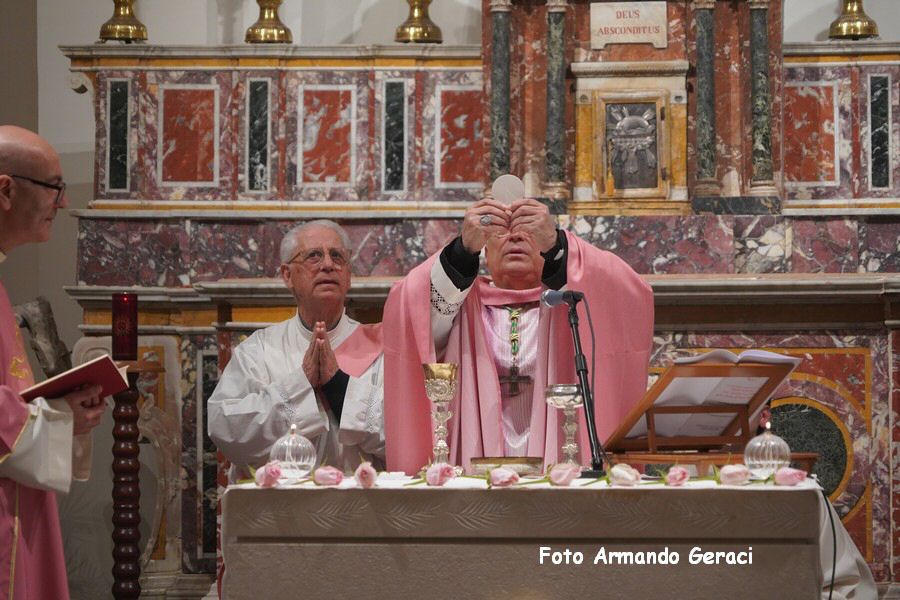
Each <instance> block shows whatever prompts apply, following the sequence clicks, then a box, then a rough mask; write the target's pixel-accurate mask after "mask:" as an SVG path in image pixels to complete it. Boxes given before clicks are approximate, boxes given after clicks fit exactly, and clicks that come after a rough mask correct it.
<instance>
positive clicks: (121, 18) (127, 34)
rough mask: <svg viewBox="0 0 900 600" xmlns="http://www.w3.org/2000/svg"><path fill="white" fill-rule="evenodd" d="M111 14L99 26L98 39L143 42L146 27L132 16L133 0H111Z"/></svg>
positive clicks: (145, 38)
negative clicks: (113, 6) (112, 9)
mask: <svg viewBox="0 0 900 600" xmlns="http://www.w3.org/2000/svg"><path fill="white" fill-rule="evenodd" d="M113 4H114V5H115V10H114V11H113V16H112V17H111V18H110V19H109V21H107V22H106V23H104V24H103V25H102V26H101V27H100V41H102V42H105V41H107V40H119V41H121V42H126V43H130V42H144V41H146V40H147V28H146V27H144V24H143V23H141V22H140V21H138V19H137V17H136V16H134V9H133V8H132V5H133V4H134V0H113Z"/></svg>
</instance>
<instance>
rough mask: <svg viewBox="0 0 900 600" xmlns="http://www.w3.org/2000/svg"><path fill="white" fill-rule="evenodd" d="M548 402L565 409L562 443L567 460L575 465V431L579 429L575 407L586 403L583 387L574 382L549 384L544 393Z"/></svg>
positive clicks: (576, 447) (576, 457)
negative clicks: (582, 392) (582, 393)
mask: <svg viewBox="0 0 900 600" xmlns="http://www.w3.org/2000/svg"><path fill="white" fill-rule="evenodd" d="M544 397H545V398H546V400H547V404H549V405H550V406H552V407H554V408H558V409H560V410H561V411H563V415H564V418H565V420H564V421H563V432H564V433H565V434H566V441H565V442H564V443H563V445H562V452H563V455H564V456H565V457H566V462H567V463H571V464H573V465H578V464H581V463H579V462H578V442H576V441H575V432H576V431H577V430H578V420H577V419H576V418H575V409H576V408H578V407H579V406H581V405H582V404H584V399H583V398H582V396H581V388H579V387H578V386H577V385H576V384H574V383H564V384H554V385H548V386H547V390H546V391H545V393H544Z"/></svg>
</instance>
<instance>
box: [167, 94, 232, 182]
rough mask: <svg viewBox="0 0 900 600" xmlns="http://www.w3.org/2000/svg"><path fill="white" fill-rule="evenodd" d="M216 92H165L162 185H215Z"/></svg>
mask: <svg viewBox="0 0 900 600" xmlns="http://www.w3.org/2000/svg"><path fill="white" fill-rule="evenodd" d="M216 112H217V106H216V90H214V89H183V88H170V89H164V90H163V91H162V131H161V132H160V136H161V141H160V160H161V162H162V173H161V177H162V181H163V182H170V183H174V182H196V183H216V178H217V175H216V170H217V169H216V161H217V160H218V158H217V156H216V139H217V138H218V135H219V134H218V131H217V129H218V128H217V126H216Z"/></svg>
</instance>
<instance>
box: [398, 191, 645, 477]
mask: <svg viewBox="0 0 900 600" xmlns="http://www.w3.org/2000/svg"><path fill="white" fill-rule="evenodd" d="M525 202H526V201H521V202H519V203H514V204H513V207H512V208H513V209H514V210H513V211H510V212H513V214H514V215H515V214H516V210H520V212H521V209H519V208H517V207H521V206H523V205H524V204H525ZM528 202H532V203H533V202H534V201H528ZM485 203H487V204H485ZM489 204H491V202H490V201H482V202H481V203H478V204H476V205H475V207H476V209H478V207H484V206H487V205H489ZM491 210H494V211H495V212H493V213H490V212H489V211H484V212H482V213H480V214H479V213H478V212H475V214H474V219H475V221H473V222H472V223H470V222H469V218H470V216H471V215H470V214H469V213H470V212H472V209H470V211H467V220H466V222H465V223H464V225H463V238H464V237H465V235H466V228H467V227H469V228H470V229H471V228H472V227H478V226H479V225H478V223H479V222H480V223H481V224H483V223H484V222H485V221H484V220H481V219H483V217H484V216H485V214H487V215H488V216H490V215H491V214H493V215H494V217H493V218H494V219H495V221H496V220H501V219H502V216H501V215H500V214H499V213H497V212H496V210H501V209H497V208H496V207H495V208H494V209H491ZM507 214H509V212H507ZM507 218H508V219H509V217H507ZM541 218H543V219H544V220H545V221H544V222H546V220H547V219H548V218H549V215H546V216H542V217H541ZM479 220H480V221H479ZM515 222H516V221H515V216H513V217H512V218H511V219H509V221H507V223H506V225H507V227H510V228H511V229H512V230H513V231H515ZM473 223H474V224H473ZM502 226H503V224H501V226H500V227H501V228H502ZM500 235H501V236H502V235H509V233H503V232H502V230H501V232H500ZM553 236H554V239H556V237H557V236H561V238H560V239H559V240H558V241H557V243H556V246H554V249H552V250H553V252H556V250H555V248H557V247H559V246H563V247H566V246H567V251H566V252H565V253H564V254H565V257H564V259H563V260H562V261H561V262H563V263H564V264H561V266H560V268H561V269H562V270H563V271H564V273H563V275H564V277H563V278H562V279H563V280H564V281H565V285H564V287H565V289H572V290H578V291H581V292H583V293H584V295H585V303H587V304H588V305H589V306H590V310H591V314H592V317H593V322H594V327H595V334H596V340H597V352H596V369H597V370H596V373H595V374H594V379H595V386H596V387H595V388H594V389H593V392H594V403H595V415H596V421H597V429H598V433H599V436H600V439H601V441H602V440H604V439H605V438H606V437H608V435H609V434H610V433H612V431H613V430H614V429H615V427H616V426H617V425H619V423H620V421H621V420H622V419H623V418H624V417H625V415H626V414H627V413H628V411H629V410H630V409H631V408H632V407H633V406H634V404H635V403H637V402H638V401H639V400H640V398H641V397H642V395H643V394H644V392H645V390H646V384H647V370H648V364H649V359H650V351H651V348H652V341H653V340H652V337H653V293H652V290H651V289H650V287H649V285H647V283H646V282H644V281H643V280H642V279H641V277H640V276H638V275H637V274H636V273H635V272H634V271H633V270H632V269H631V268H630V267H629V266H628V265H627V264H625V263H624V262H623V261H622V260H620V259H619V258H618V257H616V256H614V255H613V254H611V253H609V252H605V251H603V250H599V249H597V248H595V247H593V246H591V245H590V244H588V243H587V242H585V241H583V240H581V239H580V238H578V237H577V236H575V235H573V234H571V233H561V232H560V233H557V232H555V231H554V232H553ZM526 237H527V236H526ZM562 238H564V239H562ZM460 240H461V238H457V240H455V241H454V244H459V242H460ZM500 243H501V242H498V245H499V244H500ZM545 245H548V246H549V244H545ZM522 246H523V247H524V244H523V245H522ZM450 248H451V247H450V246H448V248H447V249H445V251H444V252H445V253H446V252H448V250H450ZM477 249H478V247H477V245H476V247H475V250H476V251H477ZM469 251H471V250H469ZM518 251H520V252H525V250H521V249H520V250H518ZM490 252H491V245H490V244H488V253H489V266H490ZM494 252H495V253H496V252H498V250H494ZM501 252H502V250H501ZM548 252H549V251H548ZM560 252H562V250H560ZM440 254H441V253H439V254H436V255H434V256H432V257H431V258H429V259H428V260H426V261H425V262H424V263H423V264H421V265H419V266H418V267H416V268H415V269H413V270H412V271H411V272H410V273H409V275H407V276H406V277H405V278H404V279H402V280H401V281H399V282H398V283H397V284H395V286H394V287H393V289H392V290H391V292H390V295H389V296H388V300H387V303H386V305H385V311H384V323H383V324H384V331H385V332H386V335H385V336H384V354H385V394H384V398H385V400H384V403H385V408H384V414H385V441H386V448H385V451H386V461H387V466H388V469H390V470H402V471H405V472H407V473H414V472H416V471H418V470H419V469H420V468H421V467H422V466H423V465H425V464H426V463H428V462H429V461H430V460H431V458H432V445H433V440H432V422H431V416H430V411H431V405H430V402H429V400H428V398H427V396H426V395H425V390H424V378H423V372H422V367H421V365H422V363H427V362H436V361H438V360H440V361H442V362H454V363H458V364H459V366H460V369H459V380H458V386H457V394H456V397H455V398H454V400H453V402H452V403H451V408H450V410H451V411H452V413H453V417H452V418H451V420H450V423H449V440H448V441H449V444H450V461H451V462H452V463H454V464H459V465H463V466H465V467H468V466H469V464H470V460H471V459H472V458H475V457H482V456H489V457H497V456H504V455H505V453H506V450H507V448H508V447H509V445H510V443H509V437H510V434H509V433H508V431H509V429H510V428H509V425H508V423H507V421H508V420H510V417H508V415H507V411H506V409H505V408H504V404H503V403H504V399H503V398H501V383H500V378H499V377H498V369H497V361H496V360H495V358H496V357H495V354H496V349H495V348H493V347H492V344H491V342H490V341H489V337H490V336H489V335H488V334H489V333H490V332H489V331H488V330H487V324H488V323H489V322H490V320H489V319H488V317H487V313H488V311H489V310H490V307H492V306H531V307H532V308H531V309H530V310H532V311H539V312H537V313H536V314H537V319H538V320H537V325H536V327H537V334H536V337H535V338H534V339H535V340H536V342H535V343H536V345H537V347H536V352H537V357H536V360H535V364H534V369H533V373H532V374H531V377H532V379H533V383H532V384H531V388H530V389H531V394H532V396H531V398H530V411H529V412H530V415H527V416H526V420H527V419H530V424H526V425H527V426H526V427H525V428H524V429H525V430H526V431H527V451H526V452H525V454H526V455H527V456H539V457H543V458H544V461H545V464H550V463H555V462H559V461H560V460H561V452H560V444H561V442H562V440H563V439H564V436H563V434H562V432H561V421H562V419H561V417H560V416H559V415H558V414H557V413H558V410H557V409H555V408H552V407H548V406H547V405H546V403H545V398H544V392H545V388H546V386H547V385H549V384H553V383H575V382H576V381H577V378H576V373H575V366H574V360H573V356H574V352H573V344H572V338H571V330H570V327H569V324H568V320H567V312H566V308H565V307H564V306H557V307H554V308H548V307H545V306H542V305H541V306H540V307H538V306H537V305H536V304H534V303H535V302H537V301H538V300H539V297H540V294H541V292H542V291H543V290H544V289H546V287H545V286H542V285H540V284H538V285H536V286H534V287H531V288H528V289H504V288H503V287H499V286H498V285H496V282H494V281H492V280H491V279H490V278H487V277H477V278H476V279H475V281H474V283H472V284H471V289H470V291H469V292H468V295H467V296H466V297H465V299H464V300H463V301H462V302H461V306H459V307H458V308H457V307H455V306H453V302H449V301H446V302H445V301H444V299H443V298H441V297H440V294H439V293H438V294H437V296H436V292H440V287H441V284H440V282H439V281H438V278H439V277H440V273H441V272H443V271H444V270H452V269H450V268H449V267H445V266H444V265H443V263H442V262H441V258H440ZM554 258H558V257H553V256H546V255H545V259H546V260H553V259H554ZM495 279H496V278H495ZM538 281H540V279H538ZM545 284H546V281H545ZM454 310H458V312H456V313H455V317H454V318H453V322H452V327H451V328H450V331H449V336H448V337H447V338H446V341H445V351H444V353H443V356H441V357H440V358H439V353H438V352H436V348H435V339H434V335H435V334H434V333H433V327H432V325H433V322H434V319H435V318H440V315H441V314H442V313H446V314H449V313H451V312H453V311H454ZM579 317H580V324H579V328H580V333H581V339H582V344H583V347H584V351H585V354H586V358H587V362H588V367H589V368H590V367H591V352H590V339H591V334H590V330H589V327H588V323H587V319H586V318H585V313H584V309H583V308H579ZM527 403H528V401H527V400H526V404H527ZM527 408H528V407H527V406H526V409H527ZM513 418H514V417H513ZM579 418H580V424H579V430H578V433H577V440H578V443H579V447H580V454H581V461H582V463H583V464H589V463H590V449H589V446H588V439H587V429H586V425H585V422H584V416H583V411H579ZM520 428H521V425H520Z"/></svg>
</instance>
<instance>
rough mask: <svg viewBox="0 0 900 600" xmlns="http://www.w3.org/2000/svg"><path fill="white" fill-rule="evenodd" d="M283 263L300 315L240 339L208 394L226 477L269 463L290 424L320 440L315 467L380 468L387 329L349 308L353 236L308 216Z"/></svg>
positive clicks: (285, 247)
mask: <svg viewBox="0 0 900 600" xmlns="http://www.w3.org/2000/svg"><path fill="white" fill-rule="evenodd" d="M281 261H282V264H281V268H280V270H281V278H282V280H283V281H284V284H285V285H286V286H287V287H288V289H290V290H291V292H292V293H293V295H294V298H295V300H296V302H297V314H296V315H295V316H294V317H292V318H290V319H288V320H287V321H284V322H282V323H278V324H276V325H273V326H271V327H267V328H265V329H261V330H258V331H256V332H255V333H253V334H252V335H251V336H250V337H249V338H247V339H246V340H245V341H243V342H241V344H239V345H238V346H237V347H236V348H235V349H234V352H233V354H232V356H231V360H230V361H229V363H228V365H227V366H226V367H225V370H224V371H223V373H222V377H221V379H220V380H219V384H218V386H216V390H215V392H213V395H212V397H211V398H210V399H209V408H208V414H209V423H208V424H209V435H210V437H211V438H212V440H213V441H214V442H215V443H216V446H218V448H219V450H221V451H222V453H223V454H224V455H225V457H226V458H228V459H229V460H230V461H231V462H232V470H231V473H229V477H230V478H231V480H232V481H234V480H236V479H240V478H243V477H244V476H246V473H245V472H244V469H243V467H245V466H247V465H249V466H254V467H258V466H260V465H262V464H264V463H265V462H266V461H267V459H268V455H269V449H270V448H271V447H272V444H273V443H274V442H275V441H276V440H277V439H278V438H279V437H281V436H283V435H285V434H286V433H287V432H288V431H289V430H290V426H291V425H297V430H298V432H299V433H301V434H303V435H304V436H306V437H307V438H309V439H310V440H311V441H312V442H313V444H314V445H315V446H316V449H317V454H318V456H317V459H318V461H317V464H328V465H331V466H333V467H337V468H339V469H343V470H344V471H352V470H353V469H355V468H356V467H357V466H358V465H359V463H360V462H361V461H362V460H370V461H373V463H374V464H375V466H376V467H380V466H381V465H382V464H383V456H384V427H383V417H382V402H383V385H382V383H383V376H382V356H381V327H380V325H360V324H359V323H357V322H356V321H354V320H353V319H351V318H350V317H349V316H347V314H346V313H345V312H344V300H345V299H346V296H347V292H348V290H349V289H350V240H349V238H348V237H347V234H346V232H344V230H343V229H341V227H340V226H338V225H337V224H336V223H334V222H332V221H327V220H317V221H310V222H308V223H305V224H303V225H300V226H298V227H295V228H294V229H292V230H291V231H289V232H288V233H286V234H285V236H284V239H283V240H282V242H281Z"/></svg>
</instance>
